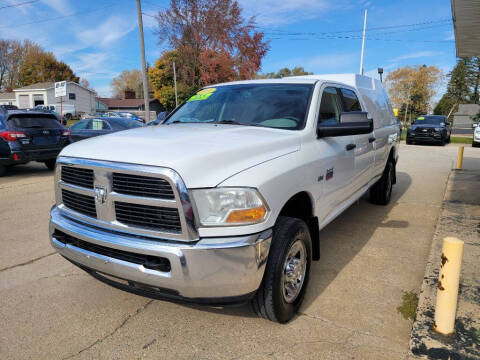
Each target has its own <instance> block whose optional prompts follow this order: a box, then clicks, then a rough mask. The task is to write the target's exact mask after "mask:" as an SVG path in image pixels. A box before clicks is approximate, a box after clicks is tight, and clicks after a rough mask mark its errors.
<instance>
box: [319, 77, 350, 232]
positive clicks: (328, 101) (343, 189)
mask: <svg viewBox="0 0 480 360" xmlns="http://www.w3.org/2000/svg"><path fill="white" fill-rule="evenodd" d="M341 113H342V99H341V97H340V94H339V92H338V89H337V88H336V87H333V86H328V87H326V88H325V89H324V90H323V93H322V98H321V102H320V109H319V115H318V123H319V124H321V123H323V124H330V125H335V124H340V114H341ZM353 141H354V139H353V136H351V135H348V136H335V137H322V138H319V139H318V140H317V143H316V146H317V150H316V152H317V154H318V163H319V178H318V179H319V181H321V182H323V191H322V194H321V195H320V197H319V198H318V199H317V209H318V210H317V215H318V218H319V221H320V223H321V222H322V221H323V220H325V218H327V216H328V215H330V214H331V213H332V211H333V210H334V209H336V208H338V207H339V206H340V205H341V204H342V203H343V202H344V201H345V200H347V199H348V198H349V197H350V196H351V194H352V185H351V182H352V178H353V175H354V167H355V163H354V160H355V157H354V152H353V151H352V150H351V149H350V146H351V145H352V144H353Z"/></svg>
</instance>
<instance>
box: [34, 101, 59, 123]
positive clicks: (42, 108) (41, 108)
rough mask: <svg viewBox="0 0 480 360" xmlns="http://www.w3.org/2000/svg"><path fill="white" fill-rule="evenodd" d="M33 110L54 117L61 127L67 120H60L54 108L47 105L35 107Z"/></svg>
mask: <svg viewBox="0 0 480 360" xmlns="http://www.w3.org/2000/svg"><path fill="white" fill-rule="evenodd" d="M33 110H35V111H41V112H44V113H48V114H52V115H54V116H55V117H56V118H57V120H58V121H61V122H62V125H67V119H65V118H64V119H63V120H62V118H61V116H60V114H59V113H57V112H56V111H55V108H54V107H53V106H49V105H37V106H35V107H34V108H33Z"/></svg>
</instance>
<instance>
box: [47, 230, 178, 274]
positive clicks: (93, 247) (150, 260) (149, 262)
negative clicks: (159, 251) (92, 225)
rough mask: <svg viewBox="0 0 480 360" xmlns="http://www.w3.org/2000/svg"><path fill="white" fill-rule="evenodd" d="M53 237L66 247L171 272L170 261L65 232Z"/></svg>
mask: <svg viewBox="0 0 480 360" xmlns="http://www.w3.org/2000/svg"><path fill="white" fill-rule="evenodd" d="M53 237H54V238H55V239H56V240H58V241H60V242H61V243H63V244H65V245H73V246H75V247H78V248H80V249H83V250H87V251H91V252H94V253H96V254H100V255H104V256H108V257H111V258H113V259H118V260H123V261H127V262H129V263H134V264H139V265H143V266H144V267H145V268H147V269H152V270H157V271H162V272H170V270H171V265H170V261H169V260H168V259H166V258H163V257H157V256H151V255H144V254H137V253H132V252H129V251H124V250H118V249H114V248H109V247H106V246H102V245H97V244H93V243H90V242H87V241H83V240H80V239H78V238H76V237H73V236H70V235H68V234H66V233H64V232H63V231H60V230H58V229H55V231H54V233H53Z"/></svg>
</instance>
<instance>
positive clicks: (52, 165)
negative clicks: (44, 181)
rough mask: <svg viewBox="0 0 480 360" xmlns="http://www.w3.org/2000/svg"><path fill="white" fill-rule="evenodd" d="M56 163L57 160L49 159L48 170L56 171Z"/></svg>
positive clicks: (46, 163) (46, 164)
mask: <svg viewBox="0 0 480 360" xmlns="http://www.w3.org/2000/svg"><path fill="white" fill-rule="evenodd" d="M56 161H57V159H49V160H47V161H45V166H46V167H47V168H48V170H54V169H55V163H56Z"/></svg>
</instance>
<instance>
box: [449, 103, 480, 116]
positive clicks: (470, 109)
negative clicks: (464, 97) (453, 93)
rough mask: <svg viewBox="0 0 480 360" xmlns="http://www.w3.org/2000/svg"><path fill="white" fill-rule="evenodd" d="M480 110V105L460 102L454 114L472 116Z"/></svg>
mask: <svg viewBox="0 0 480 360" xmlns="http://www.w3.org/2000/svg"><path fill="white" fill-rule="evenodd" d="M479 112H480V105H478V104H460V105H458V111H457V112H456V113H455V114H454V115H455V116H462V115H463V116H473V115H476V114H478V113H479Z"/></svg>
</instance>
